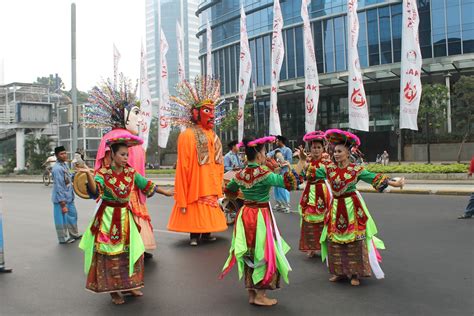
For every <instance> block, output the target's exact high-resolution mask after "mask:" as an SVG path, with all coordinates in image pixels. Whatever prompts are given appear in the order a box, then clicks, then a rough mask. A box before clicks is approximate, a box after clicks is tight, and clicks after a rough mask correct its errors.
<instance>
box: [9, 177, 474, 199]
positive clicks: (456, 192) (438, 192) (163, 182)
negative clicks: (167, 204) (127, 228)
mask: <svg viewBox="0 0 474 316" xmlns="http://www.w3.org/2000/svg"><path fill="white" fill-rule="evenodd" d="M151 180H154V181H153V182H154V183H155V184H157V185H159V186H163V187H173V186H174V181H173V182H170V181H169V180H160V179H157V178H155V179H151ZM0 183H33V184H43V181H42V180H40V179H29V180H27V179H1V178H0ZM50 185H51V184H50ZM358 191H359V192H361V193H378V192H377V191H376V190H375V189H373V188H360V189H358ZM384 193H393V194H423V195H454V196H469V195H471V194H472V193H473V191H472V190H468V189H462V190H452V189H440V190H431V189H403V190H399V189H390V190H388V191H385V192H384Z"/></svg>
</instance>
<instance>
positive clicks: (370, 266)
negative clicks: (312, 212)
mask: <svg viewBox="0 0 474 316" xmlns="http://www.w3.org/2000/svg"><path fill="white" fill-rule="evenodd" d="M325 136H326V139H327V140H328V142H330V143H332V144H334V145H335V147H334V160H335V163H331V164H329V165H327V166H326V167H323V168H319V169H317V170H316V175H315V178H316V179H321V180H322V179H326V180H327V181H328V182H329V184H330V186H331V191H332V194H333V197H334V199H333V201H332V204H331V207H330V209H329V211H328V212H326V216H325V220H324V229H323V231H322V233H321V238H320V242H321V258H322V259H323V260H325V259H327V260H328V266H329V272H330V273H331V274H332V277H331V278H330V279H329V280H330V281H332V282H335V281H338V280H341V279H345V278H349V279H350V280H351V284H352V285H359V282H360V281H359V278H360V277H368V276H371V274H372V273H374V274H375V276H376V277H377V278H378V279H380V278H383V277H384V273H383V271H382V269H381V268H380V266H379V263H378V261H379V260H378V259H381V258H380V257H379V255H378V251H377V248H379V249H384V244H383V242H382V241H381V240H380V239H377V237H376V236H375V235H376V234H377V227H376V226H375V222H374V220H373V219H372V217H371V216H370V213H369V210H368V209H367V206H366V205H365V202H364V199H363V198H362V196H361V195H360V194H359V192H358V191H357V189H356V184H357V182H359V181H360V180H362V181H364V182H367V183H370V184H372V186H373V187H374V188H375V189H376V190H377V191H379V192H382V191H383V190H384V189H385V188H386V187H387V186H389V185H390V186H393V187H402V186H403V184H404V179H403V178H402V179H399V180H393V179H390V178H389V177H388V176H386V175H383V174H376V173H372V172H369V171H367V170H365V169H364V167H362V166H359V165H355V164H354V163H351V162H350V160H349V156H350V149H351V148H352V147H358V146H359V145H360V140H359V138H358V137H357V136H356V135H354V134H352V133H349V132H345V131H341V130H338V129H331V130H328V131H326V133H325ZM300 154H301V155H300V158H301V159H303V160H304V159H305V158H306V157H305V156H306V155H305V154H304V152H303V151H302V152H301V153H300ZM298 169H299V165H298V166H297V170H298Z"/></svg>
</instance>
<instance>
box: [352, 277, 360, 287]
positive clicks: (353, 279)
mask: <svg viewBox="0 0 474 316" xmlns="http://www.w3.org/2000/svg"><path fill="white" fill-rule="evenodd" d="M351 285H352V286H358V285H360V281H359V278H357V276H352V278H351Z"/></svg>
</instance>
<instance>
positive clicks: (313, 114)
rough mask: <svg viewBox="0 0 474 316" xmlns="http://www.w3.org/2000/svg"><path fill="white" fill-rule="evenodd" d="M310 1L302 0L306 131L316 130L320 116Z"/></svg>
mask: <svg viewBox="0 0 474 316" xmlns="http://www.w3.org/2000/svg"><path fill="white" fill-rule="evenodd" d="M310 3H311V0H302V1H301V18H302V19H303V41H304V86H305V92H304V99H305V116H304V126H305V131H306V133H309V132H312V131H314V130H316V119H317V116H318V102H319V78H318V68H317V65H316V54H315V53H314V43H313V35H312V34H311V23H310V22H309V15H308V5H309V4H310Z"/></svg>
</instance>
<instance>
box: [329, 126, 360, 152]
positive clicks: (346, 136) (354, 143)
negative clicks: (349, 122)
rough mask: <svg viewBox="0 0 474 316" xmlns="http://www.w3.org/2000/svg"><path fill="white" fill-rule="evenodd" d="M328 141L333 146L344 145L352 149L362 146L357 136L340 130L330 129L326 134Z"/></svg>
mask: <svg viewBox="0 0 474 316" xmlns="http://www.w3.org/2000/svg"><path fill="white" fill-rule="evenodd" d="M325 136H326V139H327V141H328V142H330V143H332V144H344V145H347V146H349V148H352V147H359V146H360V139H359V137H357V136H356V135H354V134H352V133H350V132H347V131H342V130H340V129H337V128H334V129H328V130H327V131H326V133H325Z"/></svg>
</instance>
